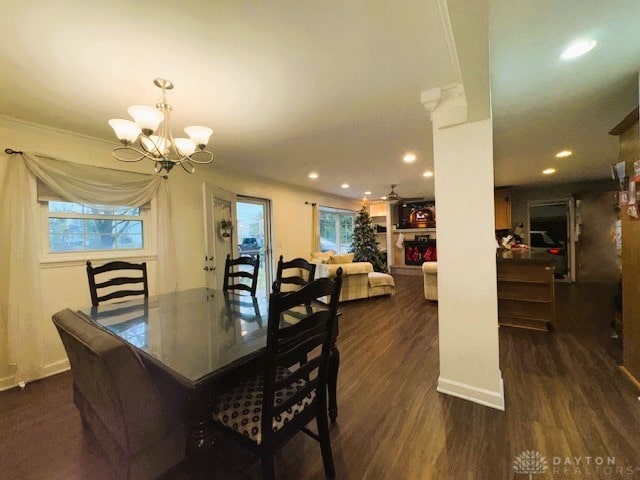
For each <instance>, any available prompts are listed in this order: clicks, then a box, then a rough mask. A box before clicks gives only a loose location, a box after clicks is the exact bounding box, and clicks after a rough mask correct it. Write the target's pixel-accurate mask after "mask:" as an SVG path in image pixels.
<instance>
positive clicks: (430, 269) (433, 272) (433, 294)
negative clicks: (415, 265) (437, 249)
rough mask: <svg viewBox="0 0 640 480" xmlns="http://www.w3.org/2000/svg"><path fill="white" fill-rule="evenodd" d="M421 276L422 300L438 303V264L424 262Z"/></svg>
mask: <svg viewBox="0 0 640 480" xmlns="http://www.w3.org/2000/svg"><path fill="white" fill-rule="evenodd" d="M422 276H423V277H424V298H426V299H427V300H433V301H438V262H424V263H423V264H422Z"/></svg>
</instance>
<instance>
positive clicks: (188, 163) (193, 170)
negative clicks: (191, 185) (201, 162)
mask: <svg viewBox="0 0 640 480" xmlns="http://www.w3.org/2000/svg"><path fill="white" fill-rule="evenodd" d="M178 163H179V164H180V166H181V167H182V168H183V169H184V171H185V172H187V173H192V174H193V173H196V169H195V168H193V165H191V162H190V161H189V160H188V159H187V158H186V157H185V159H184V160H181V161H180V162H178ZM185 165H189V168H187V167H186V166H185Z"/></svg>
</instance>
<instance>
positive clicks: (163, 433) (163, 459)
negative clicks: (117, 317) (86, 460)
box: [53, 309, 185, 480]
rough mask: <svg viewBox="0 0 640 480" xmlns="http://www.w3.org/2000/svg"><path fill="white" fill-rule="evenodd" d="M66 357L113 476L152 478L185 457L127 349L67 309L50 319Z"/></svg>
mask: <svg viewBox="0 0 640 480" xmlns="http://www.w3.org/2000/svg"><path fill="white" fill-rule="evenodd" d="M53 323H54V324H55V326H56V328H57V330H58V333H59V334H60V338H61V339H62V343H63V345H64V348H65V350H66V352H67V355H68V357H69V363H70V364H71V373H72V375H73V401H74V403H75V405H76V407H77V408H78V410H79V411H80V417H81V419H82V424H83V426H84V427H85V428H87V429H90V430H91V432H92V433H93V435H94V437H95V439H96V440H97V441H98V443H99V444H100V445H101V446H102V449H103V450H104V452H105V453H106V455H107V457H108V458H109V460H110V462H111V464H112V466H113V468H114V470H115V473H116V478H118V479H126V480H152V479H155V478H157V477H159V476H161V475H162V474H164V473H165V472H167V471H168V470H170V469H172V468H173V467H174V466H176V465H178V464H179V463H180V462H182V460H183V459H184V456H185V435H184V430H183V427H182V423H181V422H180V420H179V419H178V417H177V415H176V414H175V413H173V412H172V411H171V409H170V408H168V406H167V405H165V403H164V401H163V399H162V398H161V396H160V394H159V393H158V389H157V388H156V385H155V384H154V383H153V381H152V379H151V377H150V375H149V373H148V371H147V370H146V369H145V367H144V365H143V364H142V361H141V360H140V357H138V355H137V354H136V352H135V351H134V350H133V348H132V347H130V346H129V345H127V344H126V343H125V342H124V341H123V340H121V339H119V338H118V337H116V336H115V335H112V334H111V333H109V332H107V331H105V330H103V329H101V328H100V327H98V326H97V325H94V324H92V323H90V322H89V321H88V320H85V319H84V317H82V316H81V315H80V314H78V313H76V312H73V311H71V310H68V309H67V310H62V311H60V312H58V313H56V314H55V315H54V316H53Z"/></svg>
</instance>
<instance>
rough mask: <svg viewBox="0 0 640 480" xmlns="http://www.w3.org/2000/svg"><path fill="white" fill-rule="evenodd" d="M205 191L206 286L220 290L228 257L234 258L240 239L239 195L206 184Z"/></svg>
mask: <svg viewBox="0 0 640 480" xmlns="http://www.w3.org/2000/svg"><path fill="white" fill-rule="evenodd" d="M203 190H204V224H205V225H204V232H205V252H204V270H205V272H206V285H207V288H211V289H214V290H221V289H222V285H223V282H224V265H225V260H226V258H227V255H231V256H232V257H233V256H234V250H233V246H234V245H235V244H236V243H237V238H238V237H237V234H236V228H235V222H234V219H235V217H236V215H235V200H236V195H235V194H234V193H232V192H229V191H227V190H223V189H220V188H218V187H215V186H213V185H209V184H207V183H205V184H204V187H203ZM229 225H230V226H229Z"/></svg>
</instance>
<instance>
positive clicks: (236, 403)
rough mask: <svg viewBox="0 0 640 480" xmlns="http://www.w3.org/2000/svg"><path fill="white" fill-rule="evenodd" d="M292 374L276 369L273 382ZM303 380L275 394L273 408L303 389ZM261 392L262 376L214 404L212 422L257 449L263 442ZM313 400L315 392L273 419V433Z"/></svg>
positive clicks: (244, 384) (239, 386) (233, 390)
mask: <svg viewBox="0 0 640 480" xmlns="http://www.w3.org/2000/svg"><path fill="white" fill-rule="evenodd" d="M290 373H291V371H289V370H287V369H286V368H282V367H278V369H277V371H276V380H281V379H283V378H285V377H286V376H287V375H289V374H290ZM305 384H306V382H305V380H304V379H300V380H298V381H297V382H295V383H294V384H292V385H290V386H289V387H287V388H283V389H282V390H278V391H277V392H276V393H275V402H274V405H275V406H277V405H280V404H281V403H282V402H284V401H285V400H287V399H288V398H289V397H291V396H292V395H293V394H294V393H296V392H297V391H298V390H300V389H301V388H303V387H304V386H305ZM263 390H264V378H263V376H262V375H258V376H256V377H253V378H251V379H249V380H247V381H245V382H243V383H241V384H240V385H238V386H237V387H235V388H234V389H232V390H230V391H228V392H227V393H225V394H223V395H221V396H220V397H218V399H217V400H216V404H215V405H214V407H213V419H214V420H215V421H217V422H219V423H221V424H222V425H224V426H225V427H227V428H231V429H233V430H235V431H236V432H238V433H241V434H242V435H244V436H245V437H247V438H249V439H250V440H253V441H254V442H256V443H257V444H258V445H260V443H261V442H262V432H261V431H260V430H261V421H262V392H263ZM314 398H315V392H311V393H310V394H309V395H307V396H306V397H304V398H303V399H302V400H301V401H300V402H298V403H296V404H294V405H293V406H292V407H290V408H288V409H287V410H286V411H284V412H282V414H280V415H277V416H276V417H275V418H274V419H273V430H274V431H276V432H277V431H278V430H280V429H281V428H282V427H283V426H284V425H285V424H286V423H287V422H289V421H290V420H291V419H292V418H293V417H295V416H296V415H298V414H299V413H301V412H302V411H304V409H305V408H307V407H308V406H309V405H311V403H312V402H313V400H314Z"/></svg>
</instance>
